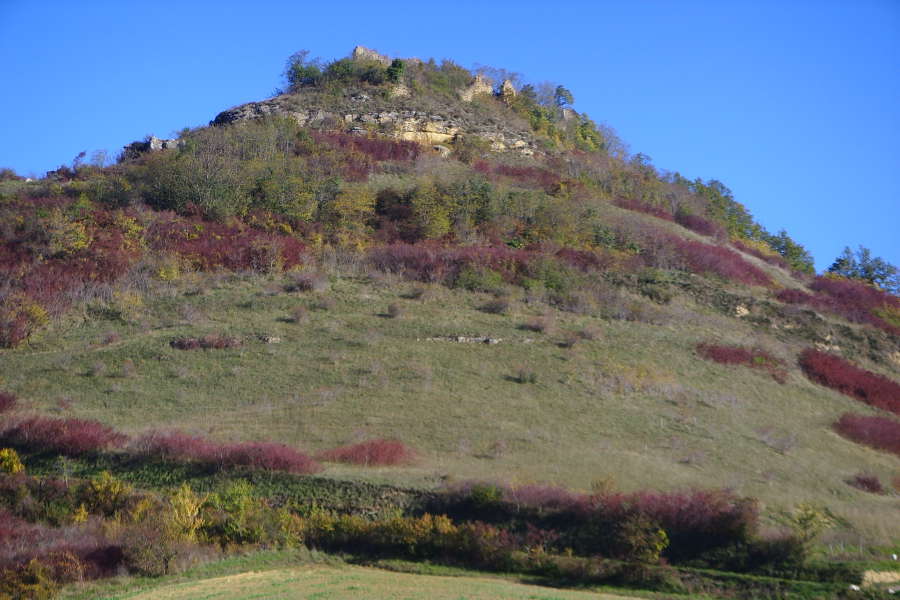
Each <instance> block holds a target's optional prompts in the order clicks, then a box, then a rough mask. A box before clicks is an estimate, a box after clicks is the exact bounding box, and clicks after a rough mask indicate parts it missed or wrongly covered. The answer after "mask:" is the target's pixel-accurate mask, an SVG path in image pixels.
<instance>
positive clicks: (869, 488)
mask: <svg viewBox="0 0 900 600" xmlns="http://www.w3.org/2000/svg"><path fill="white" fill-rule="evenodd" d="M846 483H847V485H849V486H850V487H855V488H856V489H858V490H862V491H864V492H869V493H870V494H883V493H884V487H883V486H882V485H881V480H879V479H878V477H877V476H876V475H871V474H868V473H857V474H856V475H854V476H853V477H851V478H850V479H847V481H846Z"/></svg>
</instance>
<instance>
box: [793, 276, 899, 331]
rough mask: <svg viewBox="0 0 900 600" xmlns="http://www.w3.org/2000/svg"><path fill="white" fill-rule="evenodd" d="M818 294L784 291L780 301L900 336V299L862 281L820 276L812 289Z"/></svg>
mask: <svg viewBox="0 0 900 600" xmlns="http://www.w3.org/2000/svg"><path fill="white" fill-rule="evenodd" d="M810 289H812V290H813V291H814V292H815V293H814V294H808V293H806V292H802V291H800V290H782V291H780V292H779V293H778V294H776V297H777V298H778V299H779V300H781V301H782V302H784V303H786V304H806V305H807V306H811V307H813V308H815V309H816V310H821V311H825V312H829V313H832V314H835V315H839V316H841V317H843V318H845V319H847V320H848V321H851V322H853V323H865V324H868V325H872V326H874V327H877V328H879V329H882V330H884V331H887V332H888V333H890V334H893V335H900V323H898V322H897V321H896V316H895V315H897V314H900V298H898V297H897V296H893V295H891V294H889V293H887V292H884V291H882V290H879V289H877V288H875V287H873V286H871V285H867V284H865V283H863V282H862V281H858V280H851V279H844V278H842V277H836V276H833V275H831V276H820V277H816V279H815V281H813V283H812V284H811V285H810Z"/></svg>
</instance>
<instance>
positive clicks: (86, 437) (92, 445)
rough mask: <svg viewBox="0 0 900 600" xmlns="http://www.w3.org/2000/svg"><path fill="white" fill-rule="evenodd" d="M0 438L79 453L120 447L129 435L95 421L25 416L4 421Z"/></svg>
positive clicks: (59, 450)
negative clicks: (15, 419) (16, 419)
mask: <svg viewBox="0 0 900 600" xmlns="http://www.w3.org/2000/svg"><path fill="white" fill-rule="evenodd" d="M0 439H2V440H3V441H4V442H6V443H9V444H12V445H16V446H22V447H26V448H29V449H31V450H37V451H42V450H49V451H55V452H59V453H61V454H67V455H69V456H81V455H83V454H89V453H93V452H100V451H102V450H107V449H109V448H114V447H118V446H121V445H122V444H123V443H125V441H126V440H127V439H128V438H127V436H125V435H123V434H121V433H118V432H117V431H115V430H114V429H112V428H110V427H107V426H106V425H103V424H102V423H98V422H97V421H87V420H84V419H56V418H52V417H28V418H25V419H21V420H18V421H12V422H7V423H5V424H4V430H3V431H2V433H0Z"/></svg>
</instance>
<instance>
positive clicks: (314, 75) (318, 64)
mask: <svg viewBox="0 0 900 600" xmlns="http://www.w3.org/2000/svg"><path fill="white" fill-rule="evenodd" d="M284 78H285V79H286V80H287V83H288V91H290V92H296V91H297V90H298V89H300V88H302V87H304V86H309V85H315V84H316V83H318V81H319V80H320V79H321V78H322V61H321V60H320V59H318V58H314V59H312V60H310V59H309V50H300V51H298V52H294V53H293V54H291V55H290V56H289V57H288V59H287V63H286V64H285V67H284Z"/></svg>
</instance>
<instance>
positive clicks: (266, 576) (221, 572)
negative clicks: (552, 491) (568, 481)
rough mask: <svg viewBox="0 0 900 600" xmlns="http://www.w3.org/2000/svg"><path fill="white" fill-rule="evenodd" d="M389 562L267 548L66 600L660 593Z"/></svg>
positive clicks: (91, 589) (75, 592) (89, 588)
mask: <svg viewBox="0 0 900 600" xmlns="http://www.w3.org/2000/svg"><path fill="white" fill-rule="evenodd" d="M386 566H387V568H379V567H363V566H355V565H348V564H346V563H343V562H341V561H340V560H338V559H335V558H334V557H329V556H327V555H322V554H317V553H315V552H313V553H310V552H308V551H291V550H284V551H262V552H254V553H251V554H247V555H243V556H241V555H239V556H232V557H229V558H224V559H221V560H216V561H212V562H208V563H205V564H202V565H200V566H197V567H195V568H192V569H189V570H187V571H185V572H184V573H182V574H180V575H172V576H167V577H162V578H140V577H120V578H112V579H106V580H100V581H91V582H86V583H80V584H70V585H68V586H66V587H64V588H63V589H62V591H61V593H60V598H62V599H65V600H88V599H90V600H138V599H140V600H149V599H151V598H153V599H156V598H160V599H167V600H175V599H179V600H187V599H197V600H199V599H201V598H203V599H212V598H216V599H221V600H238V599H240V600H249V599H251V598H266V599H271V600H275V599H281V600H299V599H307V598H310V599H312V598H316V599H334V600H343V599H348V600H349V599H352V598H366V599H379V598H384V599H385V600H395V599H399V598H408V599H422V600H425V599H429V600H430V599H432V598H437V599H448V600H460V599H463V598H465V599H471V600H475V599H479V598H484V599H491V600H495V599H510V600H512V599H516V600H518V599H522V600H553V599H559V600H569V599H572V600H574V599H580V598H594V599H597V600H615V599H617V598H656V597H658V596H659V595H658V594H655V593H653V592H634V593H633V595H632V593H631V592H627V593H625V594H622V593H618V592H616V593H607V592H603V593H600V592H594V591H588V590H572V589H558V588H553V587H547V586H543V585H539V584H537V583H534V582H527V581H521V580H520V579H519V578H517V577H516V576H513V575H491V574H486V573H481V572H477V571H466V570H462V569H457V568H453V567H442V566H437V565H425V564H412V563H403V562H400V563H397V564H393V563H392V564H390V565H386Z"/></svg>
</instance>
